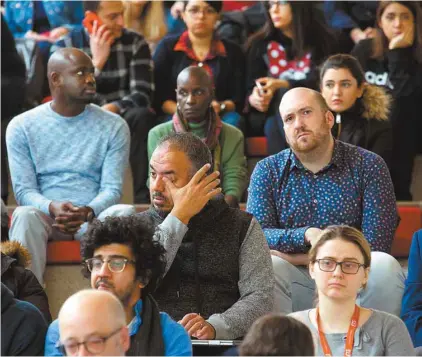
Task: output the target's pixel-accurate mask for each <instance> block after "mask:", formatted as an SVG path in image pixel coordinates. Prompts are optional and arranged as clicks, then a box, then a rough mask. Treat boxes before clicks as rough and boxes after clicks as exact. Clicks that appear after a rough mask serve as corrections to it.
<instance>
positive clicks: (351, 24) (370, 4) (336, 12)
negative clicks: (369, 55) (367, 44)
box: [324, 0, 379, 52]
mask: <svg viewBox="0 0 422 357" xmlns="http://www.w3.org/2000/svg"><path fill="white" fill-rule="evenodd" d="M378 3H379V1H330V0H328V1H324V15H325V19H326V21H327V23H328V25H329V26H330V27H331V28H334V29H339V30H341V31H343V32H344V34H345V35H346V36H347V37H345V38H344V39H345V40H346V39H347V40H348V44H347V45H348V46H347V48H348V49H349V50H351V49H352V48H353V45H354V44H356V43H358V42H359V41H362V40H365V39H367V38H372V37H373V36H374V35H375V29H374V27H375V17H376V11H377V7H378ZM347 52H349V51H347Z"/></svg>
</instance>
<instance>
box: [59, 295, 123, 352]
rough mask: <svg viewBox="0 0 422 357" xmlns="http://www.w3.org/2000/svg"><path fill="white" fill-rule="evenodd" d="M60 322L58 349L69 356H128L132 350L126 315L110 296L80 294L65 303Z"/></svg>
mask: <svg viewBox="0 0 422 357" xmlns="http://www.w3.org/2000/svg"><path fill="white" fill-rule="evenodd" d="M75 312H77V313H75ZM58 320H59V329H60V341H59V344H58V345H59V349H60V351H61V352H62V353H63V355H65V356H87V355H95V356H124V355H125V353H126V351H127V350H128V349H129V345H130V337H129V331H128V328H127V327H126V314H125V311H124V309H123V306H122V304H121V303H120V301H119V299H118V298H117V297H116V296H114V295H113V294H111V293H110V292H107V291H99V290H82V291H79V292H77V293H76V294H74V295H72V296H71V297H69V298H68V299H67V300H66V301H65V303H64V304H63V306H62V308H61V309H60V312H59V318H58Z"/></svg>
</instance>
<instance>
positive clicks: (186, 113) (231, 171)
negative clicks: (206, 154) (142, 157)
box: [148, 67, 247, 207]
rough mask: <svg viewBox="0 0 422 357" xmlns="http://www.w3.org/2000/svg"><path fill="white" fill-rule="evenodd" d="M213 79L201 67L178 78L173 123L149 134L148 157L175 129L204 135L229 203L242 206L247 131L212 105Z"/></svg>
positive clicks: (154, 129)
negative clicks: (245, 135) (242, 129)
mask: <svg viewBox="0 0 422 357" xmlns="http://www.w3.org/2000/svg"><path fill="white" fill-rule="evenodd" d="M213 94H214V92H213V88H212V79H211V78H210V76H209V75H208V73H207V72H206V71H205V70H204V69H203V68H200V67H188V68H185V69H184V70H183V71H182V72H180V74H179V76H178V77H177V89H176V97H177V111H176V114H174V116H173V120H172V121H171V122H167V123H163V124H160V125H158V126H156V127H155V128H153V129H151V131H150V132H149V135H148V158H149V159H150V160H151V156H152V153H153V152H154V150H155V149H156V147H157V144H158V142H159V140H160V139H161V138H162V137H163V136H165V135H167V134H169V133H171V132H173V131H175V132H178V133H183V132H192V133H194V134H195V135H197V136H198V137H200V138H201V139H202V140H203V141H204V142H205V144H206V145H207V146H208V148H209V149H210V151H211V153H212V155H213V161H212V162H213V164H214V170H216V171H219V172H220V173H221V177H220V179H221V182H222V184H221V186H222V188H223V194H224V198H225V200H226V202H227V203H228V204H229V206H231V207H239V201H240V199H241V197H242V194H243V192H244V190H245V188H246V180H247V169H246V158H245V154H244V145H245V144H244V139H243V134H242V133H241V131H240V130H238V129H237V128H234V127H233V126H231V125H229V124H226V123H222V122H221V120H220V117H219V115H218V114H217V113H216V112H215V111H214V109H213V107H212V106H211V101H212V98H213Z"/></svg>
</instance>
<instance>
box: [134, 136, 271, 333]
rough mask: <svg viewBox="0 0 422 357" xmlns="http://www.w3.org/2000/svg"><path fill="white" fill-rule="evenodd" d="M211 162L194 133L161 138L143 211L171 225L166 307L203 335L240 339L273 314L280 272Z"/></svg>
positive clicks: (163, 295)
mask: <svg viewBox="0 0 422 357" xmlns="http://www.w3.org/2000/svg"><path fill="white" fill-rule="evenodd" d="M211 162H212V156H211V152H210V150H209V149H208V147H207V145H205V143H204V142H203V141H202V140H200V139H199V138H198V137H197V136H196V135H194V134H191V133H171V134H169V135H168V136H165V137H163V138H161V139H160V141H159V142H158V144H157V148H156V149H155V151H154V153H153V154H152V157H151V160H150V169H151V174H150V191H151V202H152V207H151V208H150V209H149V210H148V211H145V212H142V213H140V214H139V216H140V217H148V218H149V219H150V220H151V221H152V222H153V224H154V226H158V225H159V224H160V223H162V222H163V224H164V223H169V226H170V228H169V229H172V232H169V233H168V235H167V236H164V238H161V241H162V243H163V245H164V247H165V249H166V251H167V261H168V267H169V271H168V273H167V274H166V275H165V276H164V279H163V281H162V283H161V284H160V286H159V288H158V289H157V291H156V292H155V293H154V296H155V298H156V299H157V302H158V304H159V306H160V308H162V309H163V311H166V312H168V313H169V314H170V315H171V316H172V317H173V318H175V319H177V320H180V323H181V324H182V325H183V326H184V327H185V329H186V331H188V333H189V335H190V336H193V337H196V338H197V339H200V340H208V339H237V338H240V337H242V336H244V335H245V334H246V332H247V330H248V329H249V327H250V326H251V325H252V323H253V322H254V321H255V320H256V319H257V318H258V317H259V316H261V315H264V314H265V313H267V312H269V311H271V309H272V306H273V288H274V280H273V277H274V275H273V270H272V266H271V258H270V254H269V249H268V245H267V243H266V242H265V237H264V234H263V233H262V230H261V227H260V226H259V224H258V222H257V221H256V220H255V218H254V217H253V216H252V215H250V214H248V213H246V212H244V211H241V210H239V209H233V208H230V207H229V206H228V204H227V203H226V202H225V201H224V197H223V195H221V194H220V192H221V188H216V187H217V185H218V183H219V180H217V179H216V178H217V177H218V172H213V173H211V174H209V175H206V173H207V172H208V171H209V170H210V168H211ZM211 171H212V170H211ZM211 198H212V199H211Z"/></svg>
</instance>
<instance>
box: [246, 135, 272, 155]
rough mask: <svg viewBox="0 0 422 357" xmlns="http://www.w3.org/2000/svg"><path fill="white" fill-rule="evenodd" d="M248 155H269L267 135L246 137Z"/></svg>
mask: <svg viewBox="0 0 422 357" xmlns="http://www.w3.org/2000/svg"><path fill="white" fill-rule="evenodd" d="M246 155H247V156H251V157H261V156H268V151H267V138H266V137H265V136H257V137H252V138H246Z"/></svg>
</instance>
